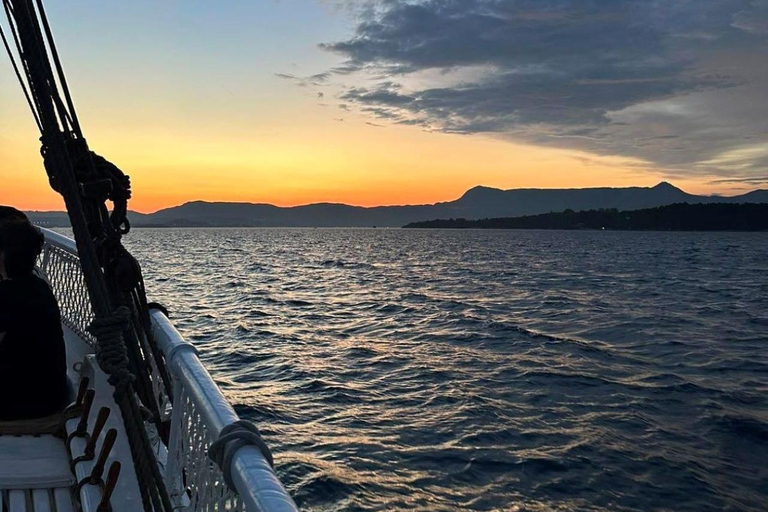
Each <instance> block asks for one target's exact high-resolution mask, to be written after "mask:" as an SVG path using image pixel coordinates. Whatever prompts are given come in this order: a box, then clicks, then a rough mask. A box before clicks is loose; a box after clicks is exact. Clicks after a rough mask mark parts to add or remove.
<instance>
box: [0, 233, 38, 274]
mask: <svg viewBox="0 0 768 512" xmlns="http://www.w3.org/2000/svg"><path fill="white" fill-rule="evenodd" d="M44 240H45V239H44V237H43V234H42V233H41V232H40V230H39V229H38V228H36V227H35V226H33V225H32V224H31V223H30V222H29V221H27V220H20V219H13V220H7V221H5V222H0V275H2V277H3V278H4V279H14V278H18V277H24V276H26V275H29V274H31V273H32V271H33V270H34V268H35V262H36V261H37V257H38V256H39V255H40V251H42V250H43V242H44Z"/></svg>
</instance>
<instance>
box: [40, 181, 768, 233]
mask: <svg viewBox="0 0 768 512" xmlns="http://www.w3.org/2000/svg"><path fill="white" fill-rule="evenodd" d="M714 202H720V203H743V202H751V203H768V190H755V191H753V192H750V193H748V194H744V195H742V196H736V197H720V196H697V195H692V194H688V193H686V192H684V191H682V190H680V189H679V188H677V187H675V186H673V185H671V184H669V183H666V182H662V183H659V184H658V185H656V186H655V187H629V188H582V189H512V190H500V189H496V188H489V187H474V188H472V189H470V190H468V191H467V192H466V193H465V194H464V195H463V196H461V197H460V198H459V199H456V200H455V201H448V202H443V203H435V204H430V205H415V206H376V207H370V208H365V207H361V206H349V205H345V204H334V203H317V204H310V205H305V206H294V207H279V206H274V205H270V204H253V203H211V202H205V201H193V202H189V203H185V204H183V205H180V206H174V207H173V208H166V209H164V210H160V211H158V212H155V213H153V214H149V215H143V214H138V213H131V215H130V216H129V218H130V220H131V223H132V224H133V225H134V226H181V227H184V226H188V227H193V226H200V227H248V226H264V227H277V226H284V227H292V226H294V227H371V226H379V227H399V226H402V225H404V224H409V223H411V222H419V221H424V220H428V219H440V218H442V219H446V218H464V219H470V220H471V219H483V218H492V217H519V216H522V215H537V214H541V213H549V212H561V211H564V210H567V209H570V210H574V211H580V210H599V209H611V208H615V209H617V210H638V209H642V208H654V207H657V206H664V205H668V204H673V203H690V204H694V203H714ZM30 217H31V218H32V219H33V220H35V221H41V222H43V223H45V225H51V226H53V225H68V221H67V219H66V215H64V214H62V213H60V212H30ZM57 222H58V224H57Z"/></svg>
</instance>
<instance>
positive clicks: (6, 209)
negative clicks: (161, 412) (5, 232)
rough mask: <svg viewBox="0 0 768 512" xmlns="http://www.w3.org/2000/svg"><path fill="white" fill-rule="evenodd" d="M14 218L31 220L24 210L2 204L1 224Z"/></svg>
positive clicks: (0, 210)
mask: <svg viewBox="0 0 768 512" xmlns="http://www.w3.org/2000/svg"><path fill="white" fill-rule="evenodd" d="M14 220H26V221H29V219H28V218H27V216H26V215H25V214H24V212H22V211H20V210H17V209H16V208H14V207H13V206H3V205H1V204H0V226H1V225H3V224H4V223H6V222H11V221H14Z"/></svg>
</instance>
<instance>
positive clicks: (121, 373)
mask: <svg viewBox="0 0 768 512" xmlns="http://www.w3.org/2000/svg"><path fill="white" fill-rule="evenodd" d="M130 321H131V311H130V310H129V309H128V307H126V306H120V307H119V308H117V309H116V310H115V311H114V313H112V314H111V315H110V316H107V317H96V318H94V319H93V321H92V322H91V325H90V326H89V327H88V332H89V333H91V334H92V335H94V336H95V337H96V339H97V340H99V344H98V347H97V350H96V361H98V363H99V367H101V369H102V370H104V372H105V373H106V374H107V375H109V379H108V380H109V383H110V384H111V385H112V386H113V387H114V388H115V392H116V393H120V392H123V391H124V390H126V389H127V387H128V385H129V384H130V383H131V382H133V379H134V377H133V374H131V372H130V371H129V370H128V351H127V350H126V348H125V344H124V343H123V339H122V335H123V332H125V330H126V328H127V327H128V324H129V322H130Z"/></svg>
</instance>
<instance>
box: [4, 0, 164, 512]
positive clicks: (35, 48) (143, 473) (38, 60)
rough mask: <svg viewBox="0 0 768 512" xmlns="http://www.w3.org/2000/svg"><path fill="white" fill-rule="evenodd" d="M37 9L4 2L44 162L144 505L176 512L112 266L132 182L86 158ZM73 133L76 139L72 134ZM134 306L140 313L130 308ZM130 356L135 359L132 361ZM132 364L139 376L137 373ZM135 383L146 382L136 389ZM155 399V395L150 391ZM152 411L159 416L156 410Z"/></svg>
mask: <svg viewBox="0 0 768 512" xmlns="http://www.w3.org/2000/svg"><path fill="white" fill-rule="evenodd" d="M37 3H38V9H39V14H38V12H37V11H36V10H35V6H34V3H33V0H3V5H4V8H5V12H6V15H7V17H8V20H9V23H10V25H11V29H12V32H13V36H14V42H15V43H16V46H17V50H18V53H19V57H20V59H21V62H22V64H23V67H24V71H25V74H26V79H27V83H28V85H29V98H30V103H31V104H32V105H34V107H33V111H34V112H33V114H35V115H36V120H38V121H39V127H40V129H41V134H42V137H41V141H42V148H41V154H42V155H43V161H44V164H45V168H46V172H47V173H48V176H49V179H50V181H51V186H52V187H53V188H54V190H56V191H57V192H59V193H61V195H62V196H63V197H64V202H65V204H66V206H67V211H68V213H69V217H70V221H71V224H72V230H73V232H74V234H75V241H76V243H77V249H78V254H79V255H80V261H81V265H82V268H83V274H84V276H85V281H86V285H87V288H88V293H89V298H90V301H91V306H92V308H93V311H94V313H95V319H94V321H93V323H92V325H91V327H90V329H89V330H90V332H91V333H92V334H93V335H94V336H95V337H96V340H97V348H96V357H97V361H98V363H99V366H100V367H101V368H102V369H103V370H104V371H105V372H106V373H107V374H108V375H109V379H108V380H109V383H110V384H111V385H112V386H113V388H114V393H113V396H114V398H115V402H116V403H117V404H118V406H119V407H120V412H121V414H122V417H123V421H124V424H125V432H126V435H127V436H128V441H129V443H128V444H129V446H130V450H131V457H132V459H133V462H134V465H135V468H136V476H137V478H138V480H139V489H140V492H141V499H142V505H143V507H144V510H145V511H146V512H170V511H171V510H173V507H172V504H171V502H170V498H169V496H168V491H167V489H166V488H165V483H164V480H163V477H162V475H161V474H160V469H159V467H158V464H157V460H156V458H155V453H154V450H153V448H152V445H151V442H150V440H149V436H148V434H147V430H146V426H145V424H144V418H143V415H142V410H141V407H140V405H139V401H138V399H137V395H136V390H137V388H136V384H137V383H139V387H141V386H142V385H144V388H145V389H144V393H143V394H144V395H145V397H146V395H147V392H146V391H147V390H146V380H144V377H145V372H146V365H144V372H141V371H139V370H140V368H141V363H146V361H147V359H146V356H147V354H142V353H141V347H140V342H139V340H138V339H136V338H137V336H136V334H135V333H136V330H135V329H134V328H133V326H132V321H131V316H132V315H131V309H132V308H129V307H126V306H125V305H123V304H125V303H126V301H125V296H124V293H125V289H126V288H124V287H121V286H120V279H121V276H120V273H119V269H120V266H119V265H114V266H113V263H114V262H118V263H119V262H120V261H125V256H124V255H127V254H128V253H127V251H125V249H124V248H123V247H122V245H121V243H120V236H121V232H125V231H127V227H128V224H127V222H126V221H125V212H127V200H128V198H130V181H129V180H128V178H127V176H125V175H123V174H122V173H121V172H120V171H119V169H117V168H116V167H114V166H112V165H111V164H109V166H104V165H101V166H97V165H96V162H95V160H96V159H95V158H94V154H93V153H91V152H90V151H89V150H88V146H87V143H86V142H85V139H84V138H83V137H82V135H81V133H80V131H79V122H77V116H76V114H75V111H74V105H73V104H72V101H71V96H70V94H69V90H68V88H67V86H66V81H65V79H64V74H63V70H62V67H61V64H60V61H59V58H58V53H57V51H56V47H55V43H54V41H53V37H52V35H51V32H50V27H49V26H48V23H47V20H46V19H45V14H44V10H43V7H42V3H41V1H40V0H38V2H37ZM39 17H42V18H43V26H44V29H45V32H46V36H47V41H48V46H49V48H50V52H51V55H52V57H53V60H54V61H55V65H56V68H57V72H58V75H59V82H60V83H59V85H60V86H61V87H62V90H63V92H64V95H65V97H66V99H67V104H68V105H67V106H68V107H69V108H67V106H65V105H64V103H63V101H62V99H61V96H60V95H59V88H58V87H59V85H57V82H56V78H55V76H54V73H53V70H52V67H51V61H50V59H49V56H48V53H47V52H46V39H45V38H44V37H43V33H42V31H41V28H40V19H39ZM8 46H9V45H8V44H7V41H6V47H8ZM6 49H8V48H6ZM11 56H12V55H11ZM17 69H18V68H17ZM18 74H19V75H20V73H18ZM22 87H23V80H22ZM75 126H77V128H75ZM70 127H72V128H73V129H75V130H76V133H73V132H72V131H70ZM105 162H106V161H105ZM110 166H111V167H110ZM108 199H109V200H112V201H113V202H114V203H115V206H116V208H115V210H116V211H117V216H116V217H115V218H110V214H109V211H108V209H107V207H106V200H108ZM113 214H114V212H113ZM137 283H138V281H135V282H134V284H133V285H132V287H136V286H138V284H137ZM128 303H129V304H131V305H132V306H133V305H134V304H132V303H131V302H130V301H129V302H128ZM113 305H117V307H116V309H113V308H114V306H113ZM131 333H134V334H133V335H132V334H131ZM131 354H133V355H134V356H135V357H131ZM131 359H133V364H134V367H135V369H136V371H135V372H132V371H131V364H132V361H131ZM136 375H140V378H139V379H138V382H137V379H136ZM149 395H152V390H151V388H150V389H149ZM150 398H152V397H151V396H150ZM148 400H149V399H148ZM152 402H154V400H151V401H150V403H152ZM154 407H155V410H157V404H154ZM157 415H158V416H159V413H157Z"/></svg>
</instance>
